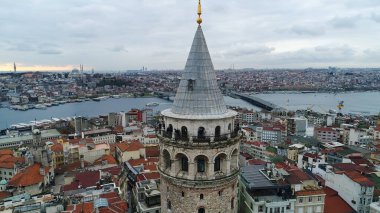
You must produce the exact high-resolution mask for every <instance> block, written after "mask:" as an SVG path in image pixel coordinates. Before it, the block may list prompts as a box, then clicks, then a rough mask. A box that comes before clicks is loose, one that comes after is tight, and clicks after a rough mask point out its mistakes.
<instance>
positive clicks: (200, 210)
mask: <svg viewBox="0 0 380 213" xmlns="http://www.w3.org/2000/svg"><path fill="white" fill-rule="evenodd" d="M198 213H206V210H205V208H199V209H198Z"/></svg>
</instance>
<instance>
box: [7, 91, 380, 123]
mask: <svg viewBox="0 0 380 213" xmlns="http://www.w3.org/2000/svg"><path fill="white" fill-rule="evenodd" d="M252 95H253V96H256V97H259V98H261V99H264V100H266V101H269V102H272V103H274V104H276V105H278V106H280V107H283V108H286V109H289V110H297V109H308V108H309V109H312V110H314V111H318V112H328V111H329V110H330V109H333V110H337V105H338V103H339V102H341V101H343V102H344V108H343V110H342V112H343V113H353V114H362V115H371V114H379V112H380V92H350V93H337V94H333V93H299V92H298V93H296V92H276V93H265V94H264V93H260V94H252ZM224 99H225V102H226V104H227V105H229V106H239V107H242V108H247V109H253V110H261V109H260V108H258V107H256V106H253V105H251V104H250V103H248V102H245V101H243V100H241V99H236V98H232V97H229V96H225V97H224ZM153 102H157V103H159V105H158V106H156V107H152V109H153V110H154V111H155V112H159V111H162V110H164V109H167V108H170V107H171V105H172V102H171V101H167V100H164V99H160V98H155V97H151V98H120V99H115V98H109V99H106V100H103V101H99V102H96V101H86V102H75V103H66V104H62V105H59V106H52V107H48V108H47V109H45V110H41V109H31V110H27V111H16V110H12V109H9V108H0V129H6V128H8V127H10V126H11V125H12V124H17V123H29V122H31V121H34V120H44V119H52V118H67V117H73V116H86V117H93V116H98V115H107V114H108V113H110V112H121V111H125V112H127V111H129V110H130V109H132V108H137V109H144V108H148V107H147V106H146V104H148V103H153Z"/></svg>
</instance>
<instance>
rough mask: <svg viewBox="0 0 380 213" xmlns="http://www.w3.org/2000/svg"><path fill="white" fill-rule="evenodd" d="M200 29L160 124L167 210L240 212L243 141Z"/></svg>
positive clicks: (163, 204) (161, 169)
mask: <svg viewBox="0 0 380 213" xmlns="http://www.w3.org/2000/svg"><path fill="white" fill-rule="evenodd" d="M201 14H202V12H201V3H200V1H199V2H198V19H197V23H198V29H197V31H196V33H195V36H194V40H193V44H192V46H191V50H190V53H189V57H188V59H187V63H186V66H185V70H184V72H183V75H182V78H181V81H180V84H179V87H178V90H177V94H176V96H175V99H174V103H173V106H172V108H171V109H167V110H164V111H162V120H161V122H160V124H159V133H158V135H159V138H160V162H159V172H160V174H161V181H160V182H161V185H160V188H161V212H163V213H166V212H172V213H205V212H206V213H222V212H226V213H233V212H237V209H238V207H237V200H238V198H237V194H238V187H237V183H238V175H239V164H238V156H239V142H240V140H241V136H240V134H239V132H238V127H236V126H235V124H234V117H235V116H236V112H234V111H232V110H229V109H227V107H226V104H225V102H224V99H223V95H222V93H221V91H220V89H219V86H218V82H217V78H216V74H215V71H214V66H213V64H212V61H211V57H210V53H209V51H208V48H207V44H206V40H205V37H204V35H203V31H202V27H201V23H202V18H201Z"/></svg>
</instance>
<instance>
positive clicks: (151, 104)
mask: <svg viewBox="0 0 380 213" xmlns="http://www.w3.org/2000/svg"><path fill="white" fill-rule="evenodd" d="M158 105H160V104H159V103H157V102H152V103H148V104H146V106H148V107H155V106H158Z"/></svg>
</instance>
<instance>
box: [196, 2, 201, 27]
mask: <svg viewBox="0 0 380 213" xmlns="http://www.w3.org/2000/svg"><path fill="white" fill-rule="evenodd" d="M201 15H202V5H201V0H198V19H197V23H198V24H199V25H200V24H202V18H201Z"/></svg>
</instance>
